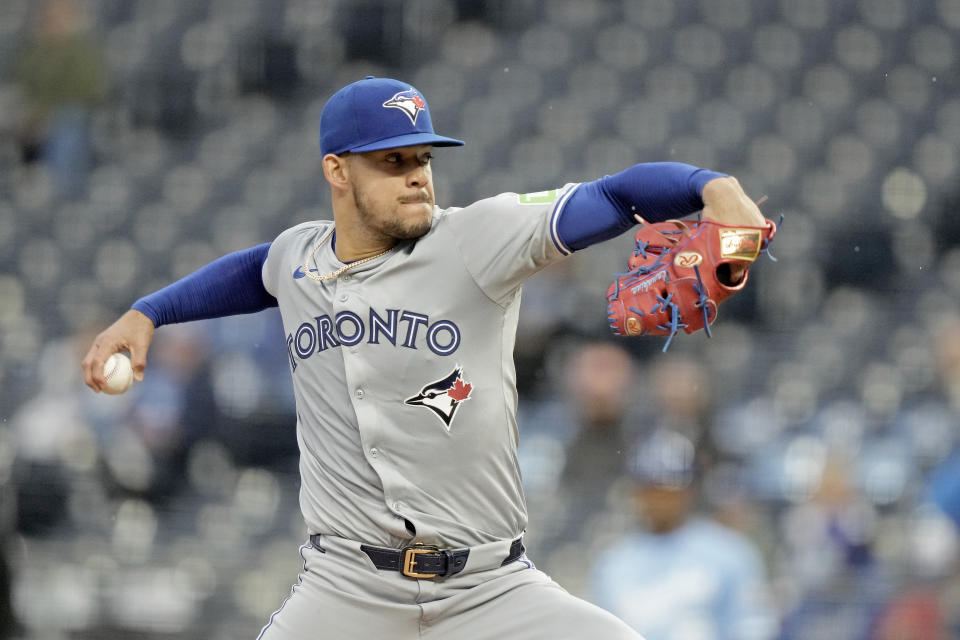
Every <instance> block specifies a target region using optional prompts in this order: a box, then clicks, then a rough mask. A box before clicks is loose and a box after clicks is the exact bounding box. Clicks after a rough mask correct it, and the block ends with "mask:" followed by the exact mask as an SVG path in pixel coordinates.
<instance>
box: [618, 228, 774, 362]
mask: <svg viewBox="0 0 960 640" xmlns="http://www.w3.org/2000/svg"><path fill="white" fill-rule="evenodd" d="M641 222H642V223H643V226H642V228H641V229H640V230H639V231H638V232H637V235H636V237H635V239H636V248H635V249H634V251H633V253H632V254H631V255H630V258H629V259H628V261H627V266H628V267H629V269H630V270H629V271H628V272H627V273H622V274H615V278H616V279H615V280H614V281H613V283H612V284H611V285H610V287H609V288H608V289H607V303H608V304H607V317H608V318H609V320H610V328H611V329H612V330H613V332H614V333H615V334H616V335H619V336H642V335H653V336H669V337H668V338H667V342H666V344H665V345H664V347H663V350H664V351H666V350H667V348H668V347H669V346H670V341H671V340H673V336H675V335H676V333H677V331H679V330H680V329H683V330H684V331H686V332H687V333H693V332H694V331H698V330H700V329H704V330H705V331H706V333H707V336H708V337H709V336H710V325H711V324H713V321H714V320H716V318H717V306H718V305H719V304H720V303H721V302H723V301H724V300H726V299H727V298H729V297H730V296H732V295H733V294H735V293H736V292H738V291H740V290H741V289H743V287H744V286H745V285H746V284H747V274H748V272H749V269H748V267H749V266H750V265H751V264H752V263H753V261H754V260H756V259H757V256H759V255H760V254H761V253H762V252H766V250H767V247H768V245H769V244H770V241H771V240H772V239H773V236H774V234H775V233H776V232H777V225H776V224H774V222H773V221H771V220H767V225H766V226H764V227H748V226H732V225H724V224H719V223H716V222H711V221H706V220H700V221H696V222H683V221H680V220H668V221H667V222H659V223H656V224H648V223H646V222H644V221H643V220H641ZM736 265H742V269H739V270H738V269H737V268H736ZM737 271H742V275H741V276H740V278H739V279H738V280H736V281H734V275H733V273H735V272H737Z"/></svg>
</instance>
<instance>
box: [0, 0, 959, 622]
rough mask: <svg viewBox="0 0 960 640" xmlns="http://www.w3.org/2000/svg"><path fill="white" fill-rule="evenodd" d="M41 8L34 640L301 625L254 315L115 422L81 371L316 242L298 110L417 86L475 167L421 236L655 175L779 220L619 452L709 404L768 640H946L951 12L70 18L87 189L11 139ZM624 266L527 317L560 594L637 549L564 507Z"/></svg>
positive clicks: (453, 154)
mask: <svg viewBox="0 0 960 640" xmlns="http://www.w3.org/2000/svg"><path fill="white" fill-rule="evenodd" d="M39 4H40V3H37V2H33V1H31V0H4V2H3V3H0V63H2V64H0V327H2V330H0V540H2V542H3V547H2V549H3V551H4V554H5V555H6V557H7V559H8V562H9V564H10V567H11V569H12V599H13V603H14V609H15V611H16V613H17V616H18V617H19V619H20V621H21V623H22V624H23V625H24V627H25V631H24V635H25V637H29V638H43V639H56V638H133V637H137V638H213V639H216V638H235V637H253V636H254V635H255V634H256V631H257V630H258V629H259V627H260V626H261V625H262V624H263V622H264V621H265V620H266V618H267V617H268V615H269V613H270V612H271V611H272V610H273V609H275V608H276V607H277V606H278V605H279V602H280V601H281V599H282V598H283V596H284V595H285V594H286V593H287V592H288V590H289V587H290V585H291V583H292V581H293V580H294V579H295V578H294V576H295V575H296V572H297V571H298V569H299V559H298V556H297V553H296V548H297V546H298V545H299V544H300V543H301V542H302V541H303V539H304V533H305V532H304V530H303V525H302V522H301V520H300V517H299V513H298V511H297V505H296V490H297V479H296V475H295V473H296V465H295V456H296V451H295V438H294V434H293V425H294V413H293V407H292V397H291V393H290V390H289V373H288V369H287V364H286V362H285V360H284V350H283V344H282V341H281V333H280V331H279V330H278V327H279V323H278V319H277V317H276V315H275V314H274V313H272V312H270V313H263V314H259V315H257V316H249V317H242V318H231V319H225V320H220V321H210V322H204V323H198V324H195V325H190V326H178V327H169V328H166V329H164V330H163V331H161V332H159V333H158V337H157V340H156V342H155V344H154V347H153V350H152V352H151V356H152V358H151V363H150V368H149V369H148V373H147V380H148V382H147V383H145V384H142V385H137V387H136V388H135V389H134V391H133V392H131V393H128V394H126V395H124V396H121V397H102V396H95V395H94V394H91V393H88V392H87V391H86V390H85V388H83V386H82V383H81V380H80V374H79V360H80V357H81V355H82V352H83V351H84V350H85V348H86V345H87V344H88V342H89V340H90V338H91V337H92V335H93V333H94V332H95V331H96V330H98V329H99V328H102V326H104V325H105V323H107V322H109V321H110V320H111V319H112V318H113V317H115V316H116V315H117V314H119V313H120V312H122V311H123V310H124V309H125V308H126V307H127V305H128V304H130V302H132V301H133V300H134V299H136V298H137V297H139V295H142V294H143V293H145V292H148V291H152V290H154V289H155V288H157V287H158V286H160V285H162V284H165V283H167V282H168V281H170V280H171V279H174V278H177V277H180V276H182V275H185V274H186V273H189V272H190V271H192V270H193V269H195V268H197V267H199V266H201V265H202V264H205V263H206V262H208V261H209V260H211V259H213V258H215V257H217V256H218V255H220V254H222V253H224V252H228V251H232V250H236V249H241V248H245V247H248V246H251V245H253V244H257V243H260V242H263V241H267V240H269V239H271V238H272V237H274V235H275V234H276V233H278V232H279V231H280V230H282V229H283V228H285V227H287V226H289V225H291V224H294V223H297V222H299V221H302V220H306V219H312V218H323V217H329V215H330V214H329V208H328V207H329V205H328V202H327V194H326V190H325V186H324V185H323V183H322V179H321V173H320V169H319V154H318V151H317V146H316V139H317V122H318V116H319V112H320V108H321V107H322V104H323V101H324V99H325V98H326V97H327V96H328V95H329V94H330V93H331V92H332V91H334V90H335V89H337V88H339V87H340V86H342V85H344V84H347V83H349V82H352V81H354V80H356V79H359V78H361V77H363V76H365V75H385V76H393V77H400V78H404V79H408V80H409V81H410V82H412V83H413V84H414V85H415V86H416V87H418V88H419V89H420V90H421V91H423V93H424V94H425V96H426V97H427V99H428V101H429V103H430V106H431V109H432V111H433V118H434V121H435V123H437V127H438V129H439V130H441V131H442V132H443V133H444V134H446V135H450V136H455V137H458V138H461V139H465V140H466V141H467V143H468V147H467V148H466V149H465V150H458V151H444V150H440V151H439V152H438V153H437V158H436V168H435V180H436V188H437V194H438V202H439V203H440V204H441V205H442V206H447V205H463V204H467V203H469V202H472V201H473V200H475V199H478V198H480V197H484V196H487V195H492V194H495V193H499V192H502V191H521V192H526V191H536V190H540V189H545V188H551V187H555V186H558V185H560V184H562V183H565V182H572V181H580V180H587V179H592V178H595V177H598V176H600V175H603V174H604V173H610V172H614V171H616V170H618V169H620V168H622V167H625V166H627V165H629V164H631V163H633V162H637V161H643V160H676V161H683V162H689V163H692V164H699V165H704V166H708V167H711V168H715V169H718V170H723V171H726V172H728V173H731V174H734V175H737V176H738V177H739V178H740V179H741V182H742V183H743V184H744V186H745V188H746V190H747V191H748V193H750V194H751V195H754V196H756V197H759V196H761V195H764V194H766V195H768V196H769V201H768V202H767V203H766V204H765V205H764V209H765V212H766V213H767V215H768V216H769V217H772V218H775V219H777V217H778V216H779V214H781V213H782V214H784V216H785V218H784V223H783V227H782V231H781V233H780V234H779V235H778V237H777V240H776V244H775V251H774V254H775V255H776V256H777V258H778V262H777V263H772V262H761V263H760V264H759V268H758V269H755V273H754V274H753V276H752V278H753V283H752V285H751V287H749V290H748V291H747V292H746V293H745V294H743V295H741V296H739V297H738V298H736V299H734V300H733V301H731V302H730V303H728V305H727V306H726V307H725V308H724V313H725V315H724V317H722V318H721V320H720V322H719V323H718V325H717V326H716V329H715V338H714V339H713V340H712V341H707V340H706V338H705V337H704V336H702V335H695V336H681V337H680V338H678V339H677V340H675V341H674V345H673V346H672V347H671V349H670V351H669V352H668V354H666V355H662V354H660V353H659V347H660V343H659V342H658V341H657V340H649V341H646V340H638V341H631V342H629V343H620V344H621V346H624V347H625V348H627V349H629V350H630V354H631V357H632V358H633V360H634V364H635V366H636V379H635V385H633V388H632V389H631V390H629V392H622V393H625V394H627V395H629V397H630V406H629V407H627V409H626V416H627V418H626V419H625V421H624V433H621V434H619V435H618V437H619V438H621V439H622V440H623V441H624V442H629V441H630V440H631V438H632V437H634V436H636V435H638V434H640V433H642V432H644V431H645V430H647V429H649V428H652V427H653V426H656V425H657V424H659V423H660V422H663V421H670V420H671V419H674V420H675V421H682V420H683V419H684V418H683V417H682V416H680V417H678V416H674V417H673V418H671V416H672V415H673V412H672V411H671V407H673V408H676V406H678V405H677V403H683V402H687V401H689V400H690V399H691V398H690V397H687V398H683V397H681V398H680V399H679V400H678V399H673V400H672V401H671V400H669V399H668V398H667V394H666V392H661V391H657V388H658V387H657V385H654V384H652V382H653V380H654V379H655V378H656V377H658V376H663V375H668V373H669V372H671V371H672V372H676V371H678V370H680V371H687V372H688V374H689V375H694V376H696V379H697V380H699V383H698V385H697V386H696V387H695V390H694V391H693V392H691V393H690V396H691V397H692V398H693V400H695V401H696V402H697V404H698V406H700V407H701V409H700V414H699V415H698V416H697V418H696V419H695V421H699V422H700V423H701V424H700V425H699V427H696V428H699V429H700V430H699V431H697V432H696V435H697V437H698V439H700V440H701V441H702V443H703V446H704V448H705V450H708V451H709V460H710V464H709V469H708V474H709V476H708V480H709V481H708V482H706V483H705V485H706V486H707V487H708V488H709V490H708V491H706V492H705V497H704V509H707V510H713V511H716V512H721V511H722V512H724V513H726V514H727V516H728V517H729V518H730V520H731V521H732V522H736V523H737V525H738V526H740V527H741V528H742V529H743V530H745V531H747V532H748V533H749V534H750V535H751V536H752V537H753V538H754V540H756V542H757V544H758V545H759V546H760V548H761V549H762V551H763V553H764V557H765V559H766V560H767V566H768V571H769V575H770V584H771V594H772V595H773V597H774V600H775V602H776V603H777V607H778V612H779V614H780V616H781V620H782V622H783V629H784V630H783V632H782V637H784V638H793V637H796V638H805V639H816V638H860V637H868V636H869V634H871V633H872V632H871V631H870V628H871V626H872V624H873V623H872V622H871V621H872V620H875V618H876V615H877V612H878V611H879V610H881V609H882V608H883V607H884V606H887V605H889V604H890V603H895V602H897V600H898V598H912V597H920V599H921V600H925V602H927V603H928V604H932V605H935V606H936V615H933V614H930V616H933V617H932V618H930V616H928V618H930V619H935V620H936V626H938V627H940V629H941V631H942V633H943V635H942V637H956V636H957V634H960V581H958V578H957V575H958V572H957V568H958V567H957V555H956V542H957V531H956V529H955V523H954V521H953V520H952V519H951V518H949V517H947V514H951V513H952V514H953V515H954V516H956V514H957V510H958V508H957V505H956V504H951V503H949V502H948V501H944V500H941V501H940V504H939V505H933V504H932V503H931V500H930V488H931V486H933V487H936V486H937V481H936V478H937V477H938V474H941V475H945V476H947V477H950V475H951V474H950V469H951V466H950V465H954V467H953V468H957V467H960V465H958V464H957V463H956V462H953V461H952V458H949V457H948V455H949V453H950V452H951V450H952V449H953V448H954V446H955V445H956V444H957V442H958V428H957V417H958V413H957V412H958V411H960V330H958V326H960V305H958V302H957V301H958V293H960V252H958V251H957V249H956V248H955V244H956V241H957V239H958V237H960V224H958V223H957V221H956V216H955V215H954V213H955V210H956V208H957V205H958V203H960V184H958V181H957V177H956V176H957V174H958V172H957V169H958V153H960V93H958V77H960V76H958V73H957V69H958V66H957V65H958V48H960V41H958V36H960V0H922V1H919V0H918V1H908V0H859V1H855V0H842V1H830V0H779V1H778V0H699V1H697V0H676V1H672V0H622V1H620V2H614V1H609V2H605V1H596V2H584V1H582V0H581V1H576V0H570V1H568V0H555V1H553V0H550V1H548V0H516V1H512V2H508V1H507V0H490V1H488V2H483V3H477V2H469V1H467V0H461V1H455V0H419V1H417V0H393V1H388V0H381V1H375V0H358V1H348V0H342V1H336V0H328V1H319V0H316V1H314V0H270V1H267V0H189V1H187V0H177V1H173V0H169V1H162V2H157V1H154V0H86V1H83V2H79V3H78V4H77V6H78V7H79V14H78V15H79V17H80V18H81V20H82V23H83V26H84V29H85V30H86V31H87V32H88V33H89V34H91V36H92V44H93V46H94V48H95V49H97V50H98V55H100V56H101V59H102V61H103V67H102V71H103V73H104V77H105V78H106V84H105V85H104V87H105V88H104V90H103V91H102V92H100V93H98V94H97V95H99V98H98V99H97V100H96V102H95V103H94V104H93V105H92V106H90V107H89V108H88V109H80V110H79V113H77V112H73V113H72V115H74V116H76V118H77V119H76V120H74V121H73V122H74V124H75V125H77V128H76V129H75V131H77V132H80V133H79V134H78V135H81V134H83V132H86V133H88V134H89V143H90V148H91V150H92V156H91V163H90V166H89V167H88V168H86V169H85V168H84V167H83V165H82V164H73V165H68V166H66V167H64V166H51V165H50V164H46V163H44V162H42V161H36V158H33V157H30V154H29V153H27V152H26V151H27V150H26V149H25V147H24V145H23V140H22V137H21V136H20V133H21V132H22V130H23V124H24V121H25V120H26V119H27V117H28V113H29V101H28V100H27V99H26V98H25V96H24V91H23V88H22V85H21V84H20V80H19V79H18V76H17V71H16V69H17V62H16V61H17V60H18V59H19V58H18V56H19V55H20V54H21V53H22V52H23V51H24V49H25V48H26V47H28V46H29V45H30V43H31V41H32V40H33V38H34V34H35V31H36V27H35V24H36V17H37V14H38V13H39ZM64 171H66V173H63V172H64ZM629 246H630V238H629V237H624V238H620V239H618V240H616V241H614V242H611V243H609V244H606V245H604V246H602V247H594V248H592V249H590V250H588V251H586V252H584V253H583V254H582V255H578V256H576V257H575V258H574V259H573V260H571V261H569V262H568V263H566V264H565V265H563V266H561V267H559V268H556V269H552V270H549V271H547V272H545V273H543V274H540V275H538V276H537V277H535V278H534V279H533V280H532V281H531V282H530V283H529V285H528V287H527V288H526V289H525V302H524V311H523V314H522V315H523V321H522V325H521V329H520V340H519V341H518V345H519V346H518V350H517V364H518V368H519V374H520V375H519V377H520V387H521V405H522V411H521V420H522V422H521V430H522V433H521V440H522V442H523V444H522V449H521V454H522V458H523V464H524V471H525V474H526V481H527V483H528V485H529V486H528V490H529V499H530V506H531V511H532V514H533V518H534V520H533V524H532V527H531V531H530V534H529V537H528V540H529V545H528V546H529V547H530V548H531V550H532V554H533V557H534V559H535V560H537V561H538V564H539V565H540V566H541V568H544V569H546V570H547V571H548V572H551V573H554V574H555V575H556V576H557V577H558V579H560V580H561V582H563V583H564V584H565V585H566V586H568V588H570V589H571V590H572V591H574V592H577V593H581V594H585V590H586V584H585V576H586V571H587V570H588V569H589V565H588V564H586V563H587V562H588V560H589V557H590V553H592V552H593V551H595V550H597V549H600V548H602V547H603V545H604V544H605V543H607V542H609V540H610V539H611V538H612V537H613V536H615V535H616V534H617V533H618V532H620V531H622V530H624V529H625V528H626V527H628V526H630V521H631V517H632V516H631V515H630V513H629V509H628V508H627V507H626V505H625V502H624V485H625V481H624V480H623V479H622V478H619V477H613V478H612V479H611V478H607V479H606V480H607V481H609V484H605V485H603V487H602V488H603V491H602V499H600V500H599V501H587V504H588V506H586V507H584V504H583V501H581V503H576V502H575V501H572V500H571V499H570V494H569V493H568V492H567V491H566V488H565V486H564V483H563V481H562V473H561V470H562V468H563V465H564V460H565V458H566V456H567V453H570V454H571V456H576V455H578V454H579V451H578V450H577V449H576V447H575V446H574V443H576V442H577V438H576V432H577V428H578V425H577V424H576V420H575V416H576V411H575V410H574V409H573V408H571V407H569V406H568V403H569V399H570V394H569V393H567V392H568V391H569V385H570V384H571V383H570V381H569V380H568V379H567V377H565V374H564V372H565V370H566V367H565V364H566V363H567V362H568V361H569V358H570V356H571V354H572V353H575V352H576V351H577V349H578V348H579V345H580V344H582V343H583V342H584V341H590V340H594V339H599V340H602V339H604V337H605V333H606V327H605V318H604V312H603V309H604V300H603V291H604V290H605V288H606V284H607V283H608V281H609V278H610V274H611V273H612V272H614V271H618V270H620V269H621V262H622V260H623V256H624V255H625V254H626V251H627V249H628V247H629ZM438 275H440V274H438ZM691 363H698V364H697V366H696V367H694V368H693V369H690V368H688V369H686V370H683V369H676V368H674V369H671V368H670V367H671V366H674V365H675V366H676V367H680V366H682V365H686V366H688V367H689V365H690V364H691ZM691 371H692V372H693V373H690V372H691ZM686 375H687V374H685V375H683V376H681V375H677V376H676V377H675V378H674V380H675V381H676V382H677V384H684V383H685V382H686V381H688V380H689V379H690V378H688V377H686ZM671 402H672V403H673V405H671V404H670V403H671ZM600 451H603V449H602V443H601V445H600ZM611 451H614V453H617V452H619V451H620V449H612V450H611ZM622 457H623V456H622V455H621V456H620V458H622ZM620 458H617V457H613V458H612V459H610V460H609V465H607V466H608V467H609V469H614V470H616V471H618V470H619V468H620V464H621V462H622V460H621V459H620ZM944 470H946V471H944ZM598 475H601V474H599V473H598ZM954 475H955V474H954ZM586 477H587V478H588V479H589V477H590V476H589V474H588V475H587V476H586ZM581 497H582V496H581ZM570 522H575V523H577V526H576V527H574V528H572V529H570V530H567V528H566V526H567V525H565V524H563V523H570ZM918 594H919V596H918ZM922 611H929V609H922ZM928 621H929V620H928ZM922 624H925V623H921V622H918V623H917V626H916V627H915V628H916V629H920V628H923V627H922V626H921V625H922ZM931 628H932V627H931ZM920 633H923V632H920ZM911 637H913V636H911ZM916 637H917V638H921V637H924V638H927V637H941V636H930V635H917V636H916Z"/></svg>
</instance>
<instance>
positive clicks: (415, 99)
mask: <svg viewBox="0 0 960 640" xmlns="http://www.w3.org/2000/svg"><path fill="white" fill-rule="evenodd" d="M383 106H384V107H386V108H388V109H400V111H403V112H404V113H405V114H407V117H408V118H410V124H412V125H414V126H416V124H417V116H419V115H420V112H421V111H424V110H425V109H426V108H427V103H426V102H424V100H423V98H422V97H421V96H420V94H419V93H417V90H416V89H414V88H413V87H411V88H409V89H407V90H406V91H400V92H398V93H396V94H395V95H394V96H393V97H392V98H390V99H389V100H387V101H386V102H384V103H383Z"/></svg>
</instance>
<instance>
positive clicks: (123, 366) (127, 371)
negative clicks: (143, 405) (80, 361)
mask: <svg viewBox="0 0 960 640" xmlns="http://www.w3.org/2000/svg"><path fill="white" fill-rule="evenodd" d="M103 377H105V378H106V379H107V386H105V387H104V388H103V392H104V393H109V394H110V395H114V396H115V395H117V394H120V393H123V392H124V391H126V390H127V389H129V388H130V385H132V384H133V366H132V365H131V364H130V358H128V357H127V356H126V355H124V354H122V353H115V354H113V355H112V356H110V357H109V358H107V361H106V362H105V363H104V365H103Z"/></svg>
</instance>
